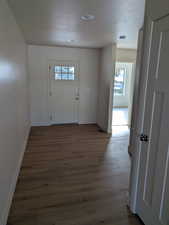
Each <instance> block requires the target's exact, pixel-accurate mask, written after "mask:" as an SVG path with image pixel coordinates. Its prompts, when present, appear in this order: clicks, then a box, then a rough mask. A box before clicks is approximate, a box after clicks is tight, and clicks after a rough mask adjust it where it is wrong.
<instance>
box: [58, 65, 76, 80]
mask: <svg viewBox="0 0 169 225" xmlns="http://www.w3.org/2000/svg"><path fill="white" fill-rule="evenodd" d="M54 78H55V80H75V67H74V66H67V65H66V66H65V65H57V66H54Z"/></svg>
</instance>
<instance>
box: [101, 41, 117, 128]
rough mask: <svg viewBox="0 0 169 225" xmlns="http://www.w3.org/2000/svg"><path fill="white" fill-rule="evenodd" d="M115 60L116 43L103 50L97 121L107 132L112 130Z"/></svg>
mask: <svg viewBox="0 0 169 225" xmlns="http://www.w3.org/2000/svg"><path fill="white" fill-rule="evenodd" d="M115 60H116V45H112V44H111V45H108V46H106V47H104V48H103V49H102V51H101V62H100V77H99V96H98V115H97V123H98V125H99V126H100V128H101V129H102V130H103V131H106V132H110V131H111V130H110V129H111V127H110V126H111V120H112V106H113V102H112V100H113V97H112V94H113V75H114V72H115Z"/></svg>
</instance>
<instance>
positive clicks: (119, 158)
mask: <svg viewBox="0 0 169 225" xmlns="http://www.w3.org/2000/svg"><path fill="white" fill-rule="evenodd" d="M125 148H126V150H125V151H124V149H125ZM129 169H130V160H129V156H128V153H127V139H126V138H125V137H123V138H120V139H119V138H117V139H116V138H111V137H110V136H109V135H107V134H105V133H102V132H99V131H98V127H97V126H96V125H80V126H78V125H64V126H51V127H34V128H32V130H31V134H30V138H29V142H28V146H27V150H26V153H25V156H24V160H23V165H22V168H21V172H20V176H19V180H18V184H17V188H16V192H15V195H14V199H13V203H12V207H11V211H10V216H9V220H8V224H9V225H99V224H105V225H141V223H140V221H139V220H138V219H137V217H135V216H133V215H131V214H130V213H129V211H128V209H127V207H126V202H127V190H128V186H129V184H128V179H129Z"/></svg>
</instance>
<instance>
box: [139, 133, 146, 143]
mask: <svg viewBox="0 0 169 225" xmlns="http://www.w3.org/2000/svg"><path fill="white" fill-rule="evenodd" d="M140 141H143V142H148V135H146V134H141V135H140Z"/></svg>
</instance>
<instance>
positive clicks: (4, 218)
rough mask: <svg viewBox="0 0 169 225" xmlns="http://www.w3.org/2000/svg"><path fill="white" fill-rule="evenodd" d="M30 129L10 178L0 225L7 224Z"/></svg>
mask: <svg viewBox="0 0 169 225" xmlns="http://www.w3.org/2000/svg"><path fill="white" fill-rule="evenodd" d="M30 128H31V127H29V128H28V131H27V134H26V136H25V140H24V143H23V150H22V151H21V154H20V157H19V161H18V166H17V167H16V169H15V172H14V175H13V178H12V182H11V185H10V191H9V194H8V198H7V201H6V206H5V207H4V211H3V212H2V216H1V219H0V225H6V223H7V219H8V214H9V210H10V207H11V203H12V198H13V195H14V192H15V188H16V183H17V180H18V176H19V172H20V168H21V165H22V160H23V156H24V153H25V150H26V146H27V142H28V138H29V134H30Z"/></svg>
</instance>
